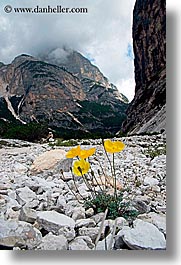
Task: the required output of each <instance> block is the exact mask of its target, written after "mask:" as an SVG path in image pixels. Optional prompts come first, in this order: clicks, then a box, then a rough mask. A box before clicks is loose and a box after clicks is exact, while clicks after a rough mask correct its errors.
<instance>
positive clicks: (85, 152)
mask: <svg viewBox="0 0 181 265" xmlns="http://www.w3.org/2000/svg"><path fill="white" fill-rule="evenodd" d="M95 151H96V148H90V149H88V150H83V149H81V151H80V154H79V157H80V158H82V159H86V158H88V157H89V156H92V155H93V154H94V153H95Z"/></svg>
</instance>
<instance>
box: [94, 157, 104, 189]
mask: <svg viewBox="0 0 181 265" xmlns="http://www.w3.org/2000/svg"><path fill="white" fill-rule="evenodd" d="M95 160H96V161H98V163H99V166H100V168H101V170H102V173H103V175H104V176H105V183H103V181H102V179H101V175H100V174H99V173H98V174H99V176H100V180H101V183H102V186H103V187H104V189H105V190H106V185H107V179H106V174H105V171H104V169H103V166H102V165H101V163H100V161H99V159H97V158H96V159H95Z"/></svg>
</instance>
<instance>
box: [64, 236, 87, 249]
mask: <svg viewBox="0 0 181 265" xmlns="http://www.w3.org/2000/svg"><path fill="white" fill-rule="evenodd" d="M69 250H90V248H89V247H88V246H87V244H86V242H85V241H84V240H83V239H81V238H75V239H74V240H73V241H72V242H70V243H69Z"/></svg>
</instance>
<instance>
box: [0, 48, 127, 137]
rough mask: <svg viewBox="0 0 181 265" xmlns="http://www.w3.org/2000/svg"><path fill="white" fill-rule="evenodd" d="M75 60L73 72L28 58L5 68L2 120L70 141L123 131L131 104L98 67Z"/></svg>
mask: <svg viewBox="0 0 181 265" xmlns="http://www.w3.org/2000/svg"><path fill="white" fill-rule="evenodd" d="M75 54H76V52H73V55H72V56H73V57H71V60H70V61H71V62H69V67H68V65H66V66H65V64H64V63H62V64H61V63H60V62H59V65H57V64H58V63H57V62H55V61H54V62H53V61H51V63H50V62H47V60H46V62H45V61H42V60H40V59H37V58H34V57H32V56H28V55H25V54H23V55H20V56H18V57H16V58H15V59H14V60H13V61H12V63H11V64H9V65H2V66H1V67H0V119H1V120H2V119H3V120H8V121H11V122H15V121H16V123H19V124H28V123H30V122H35V123H40V124H47V126H49V127H50V128H52V129H54V130H55V131H56V132H57V133H58V134H59V135H62V136H63V135H66V136H68V137H69V136H70V137H74V136H75V137H77V136H79V137H81V134H82V136H83V135H84V134H87V133H94V134H95V133H96V134H97V133H98V134H105V133H115V132H116V131H118V130H119V129H120V127H121V124H122V121H123V120H124V119H125V118H126V115H125V111H126V109H127V105H128V104H127V103H126V99H125V98H124V96H123V95H120V94H119V92H118V90H117V88H116V87H115V86H114V85H112V84H110V83H109V82H108V80H107V78H105V77H104V76H103V74H102V73H101V72H100V70H99V69H98V68H97V67H95V66H93V65H92V64H91V63H90V62H88V60H87V59H86V58H84V57H83V56H82V55H80V54H79V53H77V55H75ZM74 57H75V61H74V59H73V58H74ZM77 58H79V60H78V59H77ZM77 60H78V61H79V62H77ZM81 60H82V61H81ZM55 63H57V64H55ZM72 65H73V66H72ZM91 67H92V70H91ZM86 69H87V70H86ZM73 70H74V72H73ZM94 78H95V79H94ZM120 113H121V114H120Z"/></svg>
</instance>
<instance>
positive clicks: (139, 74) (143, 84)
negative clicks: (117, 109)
mask: <svg viewBox="0 0 181 265" xmlns="http://www.w3.org/2000/svg"><path fill="white" fill-rule="evenodd" d="M132 32H133V33H132V35H133V48H134V56H135V59H134V66H135V82H136V88H135V97H134V99H133V101H132V102H131V104H130V106H129V108H128V110H127V120H126V121H125V122H124V123H123V126H122V128H123V131H124V132H129V133H146V132H160V131H161V130H165V128H166V1H159V0H147V1H144V0H137V1H136V3H135V7H134V11H133V28H132Z"/></svg>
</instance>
